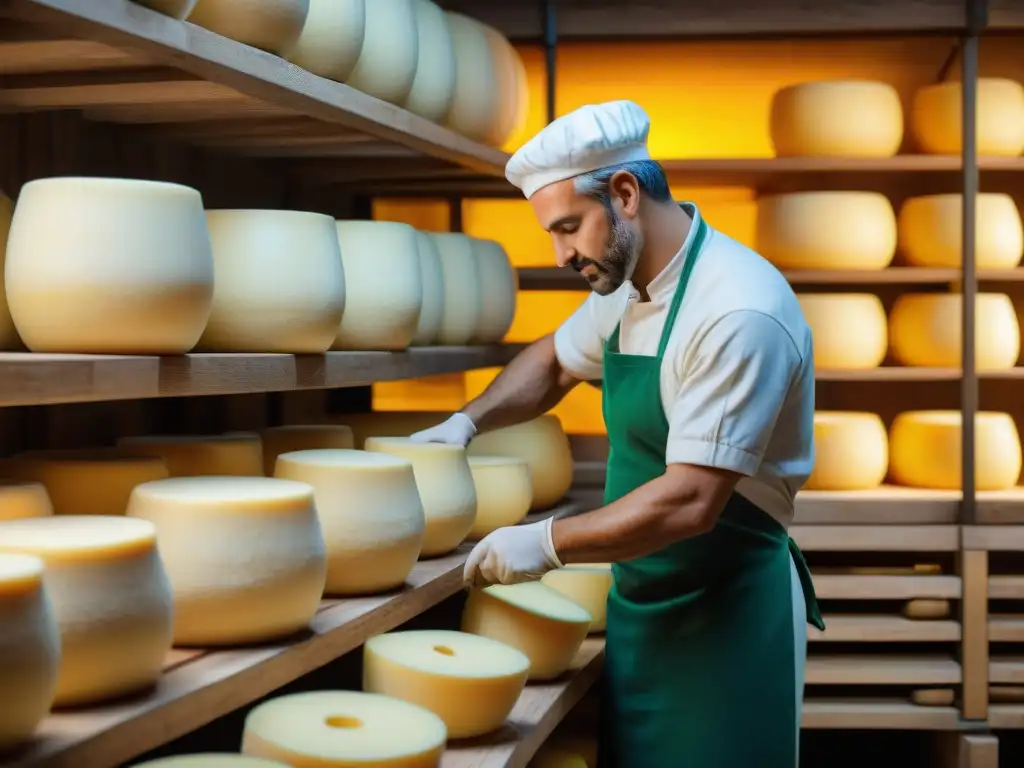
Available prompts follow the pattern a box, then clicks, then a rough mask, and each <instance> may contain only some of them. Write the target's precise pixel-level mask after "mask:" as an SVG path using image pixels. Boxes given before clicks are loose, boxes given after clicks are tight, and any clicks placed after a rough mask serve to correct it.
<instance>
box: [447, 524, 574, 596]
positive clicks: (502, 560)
mask: <svg viewBox="0 0 1024 768" xmlns="http://www.w3.org/2000/svg"><path fill="white" fill-rule="evenodd" d="M553 523H554V518H550V517H549V518H548V519H547V520H541V521H540V522H539V523H530V524H529V525H510V526H508V527H507V528H499V529H498V530H496V531H493V532H492V533H489V534H488V535H487V536H485V537H484V538H483V539H482V540H481V541H480V543H479V544H477V545H476V546H475V547H473V551H472V552H470V553H469V557H468V558H467V559H466V568H465V570H464V571H463V574H462V578H463V581H464V582H465V583H466V584H467V585H468V586H477V587H482V586H488V585H490V584H518V583H520V582H522V581H536V580H537V579H539V578H540V577H541V576H543V575H544V574H545V573H547V572H548V571H550V570H554V569H555V568H562V567H563V566H562V562H561V561H560V560H559V559H558V555H557V554H555V545H554V543H553V542H552V540H551V526H552V524H553Z"/></svg>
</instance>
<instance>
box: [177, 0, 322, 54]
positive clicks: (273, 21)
mask: <svg viewBox="0 0 1024 768" xmlns="http://www.w3.org/2000/svg"><path fill="white" fill-rule="evenodd" d="M308 13H309V0H258V2H253V1H252V0H199V2H198V3H197V4H196V7H195V9H194V10H193V11H192V13H190V14H189V15H188V21H189V23H190V24H196V25H198V26H200V27H205V28H206V29H208V30H210V31H211V32H216V33H217V34H218V35H223V36H224V37H226V38H228V39H229V40H237V41H238V42H240V43H245V44H246V45H251V46H252V47H253V48H259V49H260V50H264V51H268V52H269V53H276V54H281V53H283V52H285V51H287V50H290V49H291V48H292V46H294V45H295V41H296V40H298V39H299V35H301V34H302V27H303V25H304V24H305V23H306V16H307V14H308Z"/></svg>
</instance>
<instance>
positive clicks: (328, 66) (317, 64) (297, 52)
mask: <svg viewBox="0 0 1024 768" xmlns="http://www.w3.org/2000/svg"><path fill="white" fill-rule="evenodd" d="M365 33H366V0H309V13H308V14H307V15H306V21H305V23H304V24H303V25H302V33H301V34H300V35H299V38H298V40H296V42H295V44H294V45H293V46H292V47H291V48H290V49H289V50H288V51H287V52H286V55H285V58H286V59H288V61H290V62H291V63H292V64H295V65H296V66H299V67H302V68H303V69H306V70H309V71H310V72H312V73H313V74H314V75H320V77H326V78H328V79H329V80H336V81H338V82H344V81H345V80H346V79H348V77H349V75H351V74H352V70H353V69H354V68H355V66H356V61H358V60H359V54H360V53H361V52H362V50H363V37H364V35H365Z"/></svg>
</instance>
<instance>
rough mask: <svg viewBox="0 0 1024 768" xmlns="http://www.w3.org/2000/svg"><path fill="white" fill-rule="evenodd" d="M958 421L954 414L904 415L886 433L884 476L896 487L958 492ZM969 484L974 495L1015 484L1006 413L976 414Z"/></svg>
mask: <svg viewBox="0 0 1024 768" xmlns="http://www.w3.org/2000/svg"><path fill="white" fill-rule="evenodd" d="M962 423H963V421H962V416H961V414H960V412H959V411H908V412H905V413H901V414H899V415H898V416H897V417H896V418H895V420H894V421H893V423H892V426H891V427H890V428H889V472H890V474H891V476H892V479H893V480H894V481H895V482H897V483H899V484H900V485H909V486H913V487H917V488H937V489H946V490H959V489H960V487H961V482H962V481H961V478H962V475H961V472H960V470H961V466H960V464H961V453H960V449H961V444H962V440H963V438H962V433H961V425H962ZM974 425H975V426H974V430H975V431H974V437H975V452H974V473H975V477H974V482H975V487H976V488H977V490H979V491H999V490H1005V489H1007V488H1012V487H1014V486H1015V485H1016V484H1017V479H1018V478H1019V477H1020V470H1021V445H1020V435H1019V434H1018V432H1017V425H1016V424H1015V423H1014V421H1013V417H1011V416H1010V415H1009V414H1008V413H999V412H994V411H978V413H977V417H976V418H975V421H974Z"/></svg>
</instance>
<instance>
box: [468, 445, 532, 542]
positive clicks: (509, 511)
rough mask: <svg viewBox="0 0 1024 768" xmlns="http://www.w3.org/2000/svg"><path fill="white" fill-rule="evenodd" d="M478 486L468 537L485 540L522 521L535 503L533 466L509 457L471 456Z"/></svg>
mask: <svg viewBox="0 0 1024 768" xmlns="http://www.w3.org/2000/svg"><path fill="white" fill-rule="evenodd" d="M469 469H470V472H472V473H473V485H474V487H475V488H476V520H475V521H474V522H473V527H472V528H471V529H470V531H469V538H471V539H482V538H483V537H484V536H486V535H487V534H489V533H491V532H492V531H495V530H497V529H498V528H503V527H505V526H506V525H515V524H516V523H519V522H521V521H522V519H523V518H524V517H526V515H527V513H528V512H529V511H530V504H531V503H532V502H533V483H532V482H531V480H530V467H529V465H528V464H527V463H526V462H525V461H523V460H522V459H518V458H513V457H509V456H470V457H469Z"/></svg>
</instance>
